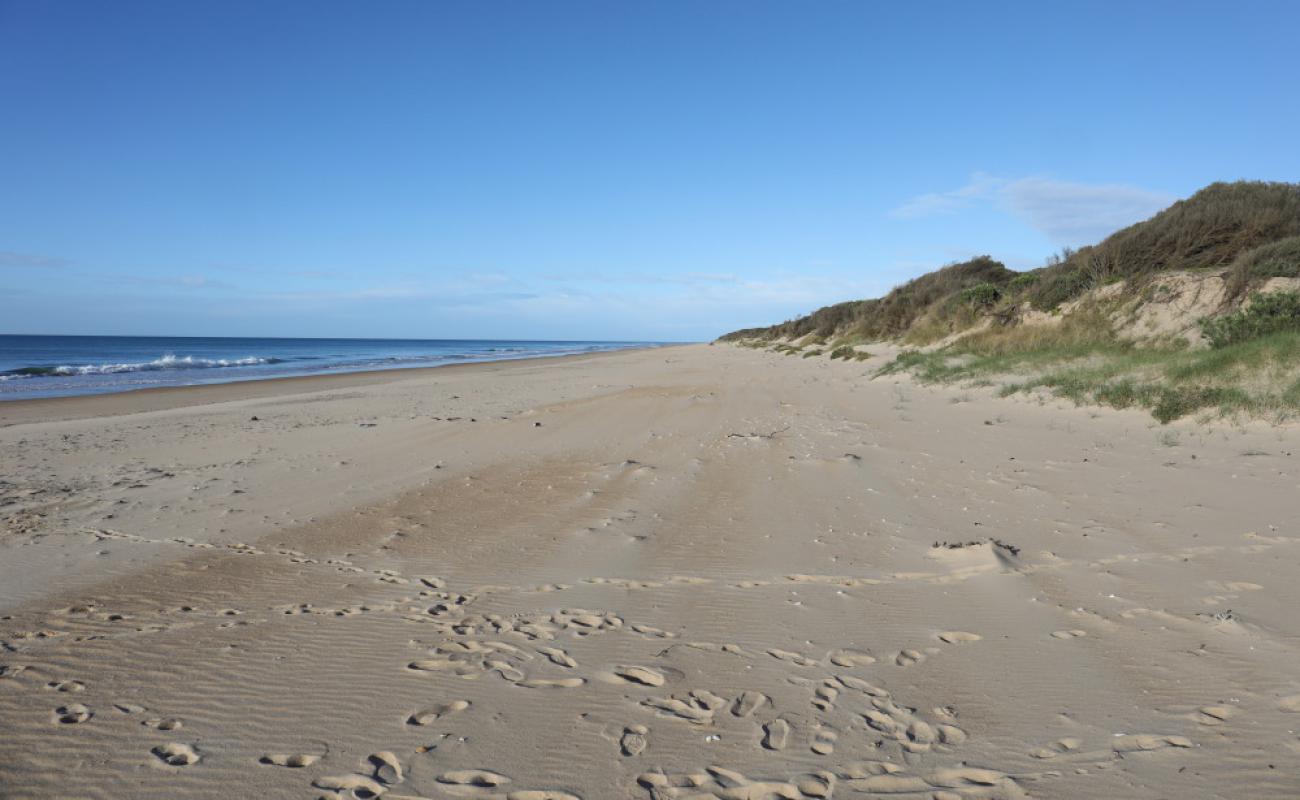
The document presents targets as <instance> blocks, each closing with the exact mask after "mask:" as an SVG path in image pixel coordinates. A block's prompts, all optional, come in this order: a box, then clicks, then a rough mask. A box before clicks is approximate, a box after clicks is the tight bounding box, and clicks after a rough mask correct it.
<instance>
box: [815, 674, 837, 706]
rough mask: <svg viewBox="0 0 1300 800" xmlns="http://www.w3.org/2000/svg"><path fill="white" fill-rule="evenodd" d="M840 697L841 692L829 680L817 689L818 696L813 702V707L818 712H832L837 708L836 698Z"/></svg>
mask: <svg viewBox="0 0 1300 800" xmlns="http://www.w3.org/2000/svg"><path fill="white" fill-rule="evenodd" d="M839 695H840V690H839V689H837V688H836V686H835V682H834V681H832V680H831V679H829V678H828V679H826V680H825V681H823V682H822V685H821V686H818V687H817V692H816V696H815V697H814V698H813V701H812V704H813V707H814V708H816V709H817V710H818V711H830V710H831V709H832V708H833V707H834V706H835V698H837V697H839Z"/></svg>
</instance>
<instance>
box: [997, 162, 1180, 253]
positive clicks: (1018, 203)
mask: <svg viewBox="0 0 1300 800" xmlns="http://www.w3.org/2000/svg"><path fill="white" fill-rule="evenodd" d="M1003 195H1004V198H1005V200H1006V203H1007V205H1008V206H1010V208H1011V210H1012V211H1014V212H1015V213H1016V214H1017V215H1018V216H1020V217H1021V218H1022V219H1024V220H1025V221H1026V222H1028V223H1029V224H1030V225H1032V226H1034V227H1035V228H1037V229H1038V230H1040V231H1042V232H1043V233H1044V234H1046V235H1047V236H1048V238H1050V239H1052V241H1054V242H1058V243H1060V244H1071V245H1073V244H1091V243H1094V242H1097V241H1100V240H1101V239H1102V238H1104V237H1105V236H1106V235H1108V234H1110V233H1114V232H1115V231H1117V230H1119V229H1120V228H1123V227H1125V226H1127V225H1132V224H1133V223H1135V222H1140V221H1142V220H1144V219H1146V218H1148V217H1150V216H1151V215H1153V214H1155V213H1156V212H1157V211H1159V210H1160V209H1162V208H1165V207H1166V206H1168V205H1169V204H1171V203H1173V202H1174V200H1176V199H1177V198H1176V197H1174V196H1173V195H1169V194H1165V193H1163V192H1152V191H1148V190H1146V189H1139V188H1137V187H1134V186H1122V185H1116V184H1109V185H1088V184H1083V183H1068V182H1066V181H1054V180H1048V179H1045V178H1022V179H1020V180H1018V181H1012V182H1011V183H1009V184H1008V185H1007V186H1006V187H1005V188H1004V190H1003Z"/></svg>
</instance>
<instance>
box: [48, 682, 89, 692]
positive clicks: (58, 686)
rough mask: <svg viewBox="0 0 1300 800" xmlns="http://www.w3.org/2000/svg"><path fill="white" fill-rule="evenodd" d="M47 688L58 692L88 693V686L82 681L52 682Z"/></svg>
mask: <svg viewBox="0 0 1300 800" xmlns="http://www.w3.org/2000/svg"><path fill="white" fill-rule="evenodd" d="M46 687H47V688H50V689H53V690H54V691H56V692H84V691H86V684H84V683H82V682H81V681H51V682H50V683H48V684H46Z"/></svg>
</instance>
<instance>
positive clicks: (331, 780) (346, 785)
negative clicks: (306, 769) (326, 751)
mask: <svg viewBox="0 0 1300 800" xmlns="http://www.w3.org/2000/svg"><path fill="white" fill-rule="evenodd" d="M311 785H312V786H315V787H316V788H317V789H327V790H329V791H331V792H352V794H353V796H354V797H378V796H379V795H381V794H383V793H384V792H386V791H387V789H385V788H384V786H383V784H381V783H379V781H376V780H374V779H373V778H367V777H366V776H365V775H325V776H322V777H320V778H317V779H316V780H314V781H312V782H311Z"/></svg>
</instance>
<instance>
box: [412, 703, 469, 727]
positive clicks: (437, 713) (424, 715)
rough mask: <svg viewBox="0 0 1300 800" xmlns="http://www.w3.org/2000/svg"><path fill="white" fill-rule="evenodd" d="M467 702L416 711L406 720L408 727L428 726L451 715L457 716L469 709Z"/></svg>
mask: <svg viewBox="0 0 1300 800" xmlns="http://www.w3.org/2000/svg"><path fill="white" fill-rule="evenodd" d="M470 705H471V704H470V702H469V701H468V700H452V701H451V702H450V703H442V704H441V705H436V706H434V707H432V708H429V709H425V710H424V711H417V712H415V713H414V714H412V715H411V716H410V717H408V718H407V720H406V724H408V725H430V724H432V723H433V722H434V721H436V720H439V719H442V718H443V717H449V716H451V715H452V714H459V713H460V712H462V711H464V710H465V709H467V708H469V707H470Z"/></svg>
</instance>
